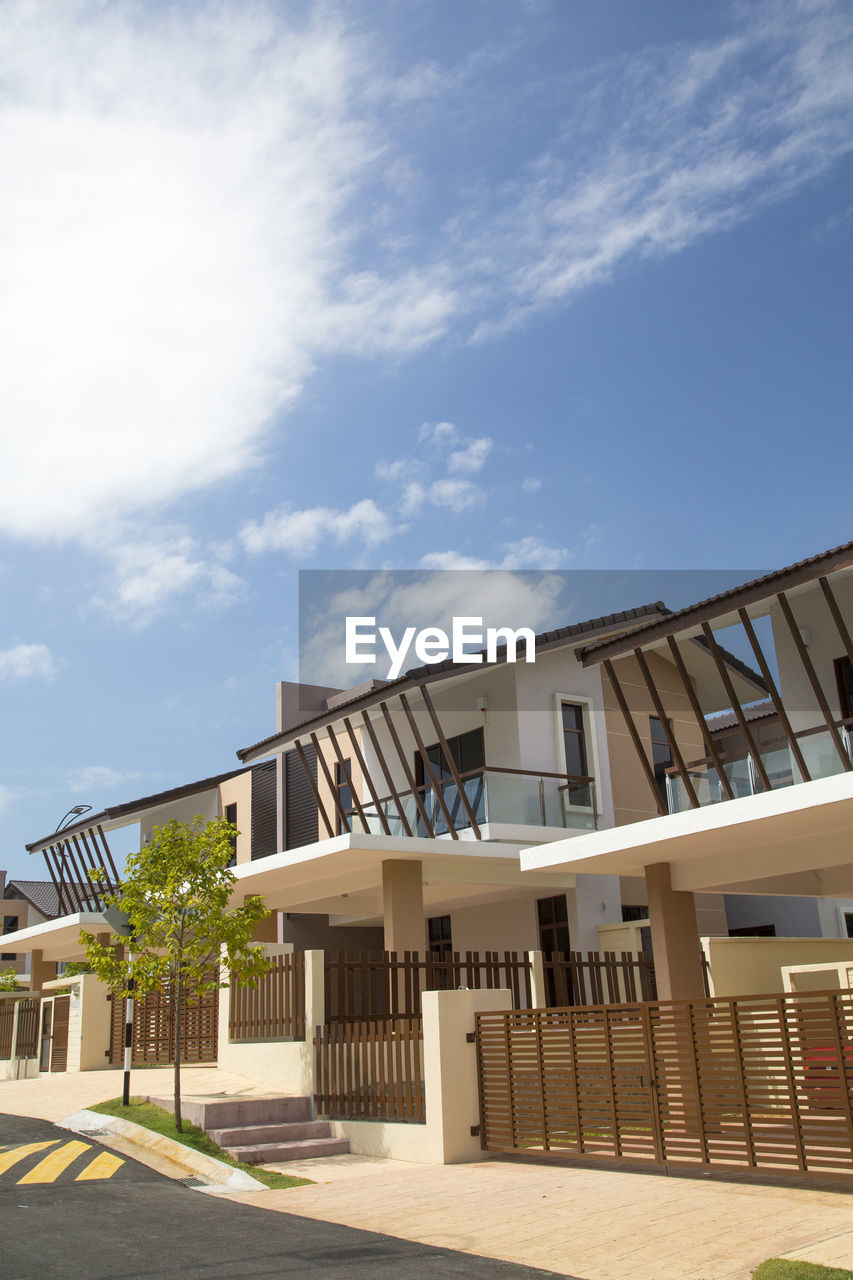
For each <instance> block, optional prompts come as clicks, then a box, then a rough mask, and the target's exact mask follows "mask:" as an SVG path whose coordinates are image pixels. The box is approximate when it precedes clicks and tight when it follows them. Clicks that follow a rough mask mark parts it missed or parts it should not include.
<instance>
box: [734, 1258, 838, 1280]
mask: <svg viewBox="0 0 853 1280" xmlns="http://www.w3.org/2000/svg"><path fill="white" fill-rule="evenodd" d="M851 1277H853V1271H846V1270H843V1269H842V1268H841V1267H820V1266H817V1265H816V1264H815V1263H813V1262H800V1261H799V1260H798V1259H796V1258H794V1259H792V1258H770V1259H768V1261H767V1262H762V1264H761V1266H760V1267H756V1269H755V1270H754V1271H753V1273H752V1280H851Z"/></svg>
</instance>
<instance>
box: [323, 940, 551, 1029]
mask: <svg viewBox="0 0 853 1280" xmlns="http://www.w3.org/2000/svg"><path fill="white" fill-rule="evenodd" d="M462 987H467V988H472V989H481V988H483V989H487V990H494V989H496V988H499V987H506V988H508V989H509V990H510V991H511V992H512V1003H513V1007H514V1008H518V1009H524V1008H528V1007H529V1006H530V1004H531V989H530V969H529V965H528V962H527V956H526V955H525V954H524V953H523V952H522V953H521V954H519V953H518V952H517V951H504V952H503V953H501V952H498V951H486V952H484V953H483V954H482V955H481V954H480V952H478V951H466V952H465V954H464V956H463V955H462V954H461V953H460V952H454V954H453V955H452V956H451V957H448V958H447V959H445V960H440V959H438V958H437V957H436V956H433V955H431V954H429V953H427V954H426V955H421V954H420V953H419V952H416V951H406V952H404V953H403V954H402V955H399V954H398V953H397V952H396V951H385V952H378V953H376V952H367V951H363V952H361V953H360V954H359V955H353V954H351V953H346V952H343V951H341V952H339V953H338V955H337V956H336V957H328V958H327V959H326V962H325V995H326V1022H327V1023H337V1022H359V1021H364V1020H374V1021H375V1020H379V1019H392V1020H394V1019H411V1018H417V1017H420V1014H421V995H422V994H423V992H424V991H456V990H458V989H460V988H462Z"/></svg>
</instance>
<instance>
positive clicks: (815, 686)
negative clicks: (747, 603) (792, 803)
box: [776, 591, 853, 773]
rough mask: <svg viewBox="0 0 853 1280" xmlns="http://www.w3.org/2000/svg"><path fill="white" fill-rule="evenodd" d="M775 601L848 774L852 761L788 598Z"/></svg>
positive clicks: (783, 593)
mask: <svg viewBox="0 0 853 1280" xmlns="http://www.w3.org/2000/svg"><path fill="white" fill-rule="evenodd" d="M776 599H777V600H778V601H779V608H780V609H781V610H782V616H783V617H784V619H785V621H786V623H787V624H788V630H789V631H790V633H791V639H792V640H793V642H794V646H795V648H796V650H797V653H798V654H799V658H800V662H801V663H802V664H803V669H804V671H805V673H806V675H807V676H808V680H809V684H810V685H811V687H812V693H813V694H814V696H815V701H816V702H817V705H818V706H819V707H820V713H821V715H822V716H823V718H824V721H825V722H826V727H827V729H828V730H829V736H830V737H831V738H832V742H833V745H834V747H835V750H836V751H837V752H838V758H839V760H840V761H841V763H842V765H843V767H844V770H845V772H846V773H849V772H850V771H851V769H853V761H851V760H850V757H849V756H848V754H847V751H846V749H845V747H844V742H843V741H842V738H841V734H840V733H839V732H838V726H837V725H836V723H835V717H834V716H833V714H832V711H831V710H830V707H829V703H828V702H827V700H826V697H825V696H824V692H823V689H821V687H820V681H819V680H818V678H817V672H816V671H815V669H814V666H813V665H812V660H811V658H810V657H809V655H808V652H807V650H806V646H805V645H804V644H803V637H802V636H801V635H800V628H799V627H798V625H797V620H796V618H795V617H794V613H793V610H792V609H791V605H790V603H789V601H788V597H787V596H786V595H785V592H784V591H780V592H779V594H778V595H777V597H776Z"/></svg>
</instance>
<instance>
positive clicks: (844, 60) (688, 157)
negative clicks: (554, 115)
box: [458, 0, 853, 340]
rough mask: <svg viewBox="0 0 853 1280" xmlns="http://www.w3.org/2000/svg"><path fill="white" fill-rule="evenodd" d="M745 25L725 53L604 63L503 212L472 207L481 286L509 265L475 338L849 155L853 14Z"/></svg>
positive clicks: (789, 8) (733, 221) (465, 233)
mask: <svg viewBox="0 0 853 1280" xmlns="http://www.w3.org/2000/svg"><path fill="white" fill-rule="evenodd" d="M738 18H739V22H740V25H739V26H737V27H736V28H735V29H734V30H733V31H731V32H729V33H726V34H725V35H723V36H722V37H720V38H719V39H717V40H716V41H713V40H709V41H707V42H706V43H705V44H703V45H699V46H691V45H689V44H687V43H686V42H685V43H678V44H672V45H669V46H667V45H659V46H656V47H654V48H652V49H649V50H646V51H641V52H639V53H634V54H631V55H625V56H623V57H618V58H613V59H610V60H609V61H605V62H603V63H601V64H599V65H598V66H597V67H596V68H595V75H594V83H593V85H592V88H591V89H590V91H589V92H588V93H587V94H586V95H585V96H581V97H579V98H578V99H576V100H575V103H574V114H573V115H567V116H565V117H564V118H563V120H562V121H561V128H560V133H559V137H558V138H557V140H556V141H555V142H554V143H553V144H552V145H550V146H549V147H547V148H545V149H543V150H542V151H541V153H540V154H539V156H538V157H537V158H536V160H535V161H534V162H533V163H532V164H530V165H529V167H528V171H527V174H526V175H525V176H524V177H521V178H519V179H518V180H517V181H516V183H515V184H514V185H513V186H511V187H508V188H506V197H505V204H504V208H503V210H502V211H501V212H500V213H499V214H497V215H496V214H495V210H494V207H493V206H490V208H489V212H488V214H487V213H486V210H485V208H484V207H483V206H481V207H480V208H479V209H476V210H475V209H473V208H472V209H470V210H469V211H468V213H467V215H466V218H465V220H464V226H460V228H459V230H458V237H459V246H460V251H461V253H463V254H464V253H467V254H468V255H469V271H470V275H471V278H472V283H473V282H475V281H476V282H478V283H479V284H480V285H481V287H482V286H483V285H484V281H483V279H482V275H483V273H484V272H485V271H487V270H490V265H491V264H493V263H496V262H500V263H501V264H502V267H503V269H504V270H503V274H502V278H501V279H500V280H498V279H494V278H493V279H492V280H491V281H490V282H489V284H488V285H486V289H487V291H488V292H489V295H490V297H491V300H492V307H491V314H490V315H485V314H484V315H483V316H482V318H481V319H480V321H479V322H478V323H477V324H476V328H475V333H474V336H475V338H476V339H478V340H484V339H487V338H494V337H496V336H498V335H500V334H502V333H505V332H506V331H508V330H510V329H512V328H514V327H516V326H518V325H519V324H521V323H523V322H524V321H525V319H526V318H528V317H529V316H530V315H531V314H533V313H535V312H538V311H541V310H543V309H547V308H550V307H553V306H554V305H556V304H557V303H560V302H563V303H564V302H565V301H567V300H569V299H571V298H572V297H574V296H576V295H577V294H579V293H581V292H583V291H585V290H587V289H589V288H591V287H593V286H595V285H599V284H601V283H603V282H605V281H607V280H608V279H610V278H611V277H612V276H613V274H614V273H615V272H616V270H617V269H619V268H620V267H624V266H626V265H628V264H629V263H631V262H632V261H638V260H640V259H643V258H651V257H664V256H669V255H672V254H676V253H679V252H681V251H682V250H683V249H685V248H686V247H687V246H689V245H692V244H694V243H696V242H697V241H699V240H701V239H704V238H706V237H707V236H709V235H713V234H716V233H719V232H724V231H727V230H729V229H730V228H732V227H733V226H736V225H737V224H738V223H740V222H742V221H743V220H745V219H747V218H749V217H751V216H752V215H754V214H755V213H756V212H757V211H758V210H759V209H761V208H762V207H764V206H766V205H768V204H771V203H773V202H776V201H779V200H782V199H784V198H786V197H788V196H790V195H791V194H792V193H793V192H795V191H796V190H797V189H798V188H800V187H802V186H803V185H805V184H807V183H809V182H812V181H813V180H815V179H816V178H819V177H820V176H821V175H823V174H824V173H826V172H827V171H828V169H829V168H830V167H831V166H832V165H833V164H834V163H835V162H836V161H837V160H838V159H839V158H840V157H842V156H844V155H846V154H848V153H849V152H850V150H851V149H853V128H851V123H852V122H853V71H852V70H851V68H853V19H851V13H850V9H849V6H846V5H844V4H842V3H839V2H838V0H806V2H805V3H794V4H787V5H780V4H773V3H755V4H752V5H749V6H744V7H742V8H741V9H740V11H739V13H738ZM614 104H618V106H617V107H614ZM476 229H479V230H480V232H481V234H480V236H479V239H478V241H477V245H478V253H477V254H476V255H472V254H471V253H470V248H471V243H472V242H473V238H474V235H475V230H476ZM461 270H462V266H461V261H460V271H461Z"/></svg>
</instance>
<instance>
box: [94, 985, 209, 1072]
mask: <svg viewBox="0 0 853 1280" xmlns="http://www.w3.org/2000/svg"><path fill="white" fill-rule="evenodd" d="M126 1007H127V1006H126V1001H125V1000H122V999H116V997H115V996H114V997H113V999H112V1032H111V1036H110V1063H111V1064H112V1066H114V1067H118V1066H121V1064H122V1061H123V1060H124V1027H125V1010H126ZM218 1035H219V991H218V989H215V990H213V991H211V992H208V993H207V994H206V995H203V996H201V997H191V998H190V1001H188V1002H187V1003H186V1004H184V1006H183V1011H182V1017H181V1062H215V1061H216V1054H217V1039H218ZM174 1060H175V1029H174V1026H173V1019H172V1009H171V1006H170V1004H169V1000H168V997H167V996H166V995H164V994H163V993H162V992H159V991H152V992H149V994H148V995H147V996H145V997H144V999H142V1000H135V1001H134V1005H133V1046H132V1057H131V1061H132V1064H133V1065H134V1066H140V1065H142V1064H143V1063H146V1062H147V1063H158V1064H165V1063H169V1062H174Z"/></svg>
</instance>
